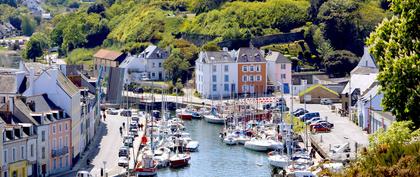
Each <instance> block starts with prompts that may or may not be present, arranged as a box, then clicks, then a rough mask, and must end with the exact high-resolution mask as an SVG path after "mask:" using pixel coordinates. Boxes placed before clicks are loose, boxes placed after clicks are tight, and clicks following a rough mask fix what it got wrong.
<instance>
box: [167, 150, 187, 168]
mask: <svg viewBox="0 0 420 177" xmlns="http://www.w3.org/2000/svg"><path fill="white" fill-rule="evenodd" d="M190 159H191V156H190V154H188V153H181V154H179V153H176V154H175V155H173V156H171V157H170V158H169V165H170V167H171V168H181V167H185V166H187V165H188V164H189V161H190Z"/></svg>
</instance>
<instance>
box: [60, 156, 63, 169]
mask: <svg viewBox="0 0 420 177" xmlns="http://www.w3.org/2000/svg"><path fill="white" fill-rule="evenodd" d="M60 168H63V157H60Z"/></svg>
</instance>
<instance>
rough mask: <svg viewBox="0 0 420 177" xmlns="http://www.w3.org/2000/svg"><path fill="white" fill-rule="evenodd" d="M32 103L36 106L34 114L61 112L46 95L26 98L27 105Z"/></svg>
mask: <svg viewBox="0 0 420 177" xmlns="http://www.w3.org/2000/svg"><path fill="white" fill-rule="evenodd" d="M31 102H32V103H34V104H35V106H34V108H35V110H32V112H36V113H42V112H50V111H56V110H61V109H60V108H59V107H57V106H56V105H55V104H54V103H53V102H52V101H51V100H50V99H49V98H48V96H47V95H46V94H42V95H36V96H30V97H26V103H31Z"/></svg>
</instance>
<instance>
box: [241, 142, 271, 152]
mask: <svg viewBox="0 0 420 177" xmlns="http://www.w3.org/2000/svg"><path fill="white" fill-rule="evenodd" d="M270 146H271V143H270V142H268V141H267V140H263V139H254V140H250V141H247V142H245V144H244V147H245V148H247V149H250V150H253V151H260V152H265V151H268V150H269V149H270Z"/></svg>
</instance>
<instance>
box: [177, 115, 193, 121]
mask: <svg viewBox="0 0 420 177" xmlns="http://www.w3.org/2000/svg"><path fill="white" fill-rule="evenodd" d="M178 117H179V118H180V119H182V120H192V118H193V116H192V115H191V114H178Z"/></svg>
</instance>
